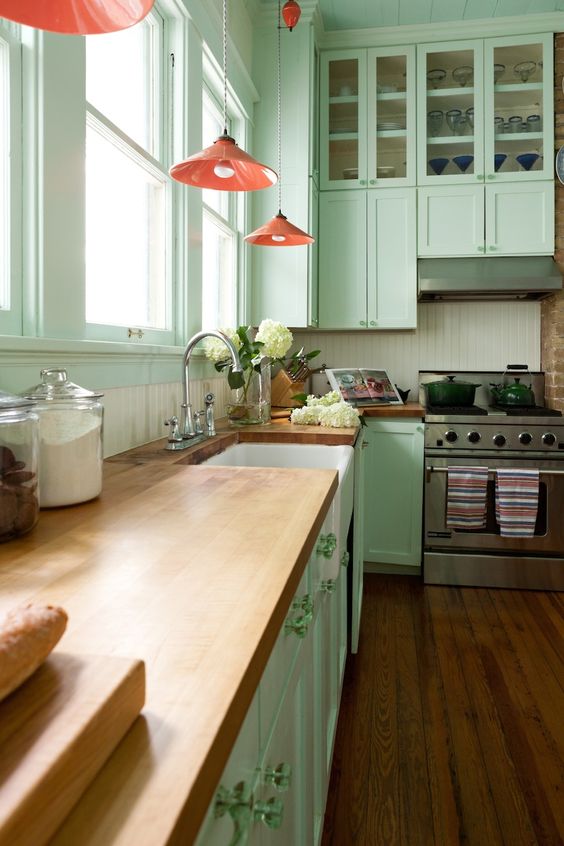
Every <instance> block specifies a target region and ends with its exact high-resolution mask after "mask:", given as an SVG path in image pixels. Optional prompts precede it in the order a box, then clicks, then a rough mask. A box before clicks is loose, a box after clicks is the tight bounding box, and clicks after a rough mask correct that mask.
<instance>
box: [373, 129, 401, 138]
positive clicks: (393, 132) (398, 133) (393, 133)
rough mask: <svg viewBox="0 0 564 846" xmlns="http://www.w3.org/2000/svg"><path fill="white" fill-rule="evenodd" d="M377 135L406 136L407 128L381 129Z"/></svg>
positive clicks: (388, 136)
mask: <svg viewBox="0 0 564 846" xmlns="http://www.w3.org/2000/svg"><path fill="white" fill-rule="evenodd" d="M376 135H377V137H378V138H405V137H406V135H407V129H379V130H378V131H377V132H376Z"/></svg>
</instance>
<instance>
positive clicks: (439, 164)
mask: <svg viewBox="0 0 564 846" xmlns="http://www.w3.org/2000/svg"><path fill="white" fill-rule="evenodd" d="M448 163H449V160H448V159H429V165H430V167H431V169H432V170H433V171H434V172H435V173H436V174H437V176H440V175H441V173H442V172H443V170H444V169H445V167H446V166H447V164H448Z"/></svg>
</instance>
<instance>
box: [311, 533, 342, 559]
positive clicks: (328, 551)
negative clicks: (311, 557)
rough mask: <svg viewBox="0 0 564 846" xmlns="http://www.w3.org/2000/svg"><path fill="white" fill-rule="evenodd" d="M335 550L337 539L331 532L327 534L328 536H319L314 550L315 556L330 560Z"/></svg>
mask: <svg viewBox="0 0 564 846" xmlns="http://www.w3.org/2000/svg"><path fill="white" fill-rule="evenodd" d="M336 549H337V537H336V535H334V534H333V532H329V534H328V535H319V540H318V541H317V548H316V550H315V552H316V554H317V555H322V556H323V558H332V557H333V553H334V552H335V550H336Z"/></svg>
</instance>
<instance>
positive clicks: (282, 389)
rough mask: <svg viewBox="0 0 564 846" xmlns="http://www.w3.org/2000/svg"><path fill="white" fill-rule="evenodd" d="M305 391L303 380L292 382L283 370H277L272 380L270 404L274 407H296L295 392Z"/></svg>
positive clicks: (301, 392)
mask: <svg viewBox="0 0 564 846" xmlns="http://www.w3.org/2000/svg"><path fill="white" fill-rule="evenodd" d="M303 393H305V382H294V381H293V380H292V378H291V376H290V375H289V374H288V373H287V372H286V371H285V370H279V371H278V373H277V374H276V376H275V377H274V379H273V380H272V387H271V404H272V406H273V407H275V408H297V407H298V406H300V405H301V403H300V402H296V400H294V399H293V397H294V395H295V394H303Z"/></svg>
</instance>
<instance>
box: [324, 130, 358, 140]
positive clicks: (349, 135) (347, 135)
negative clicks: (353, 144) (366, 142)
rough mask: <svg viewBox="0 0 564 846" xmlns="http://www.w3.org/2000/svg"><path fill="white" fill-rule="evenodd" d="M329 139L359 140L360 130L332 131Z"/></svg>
mask: <svg viewBox="0 0 564 846" xmlns="http://www.w3.org/2000/svg"><path fill="white" fill-rule="evenodd" d="M329 141H358V132H330V133H329Z"/></svg>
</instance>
